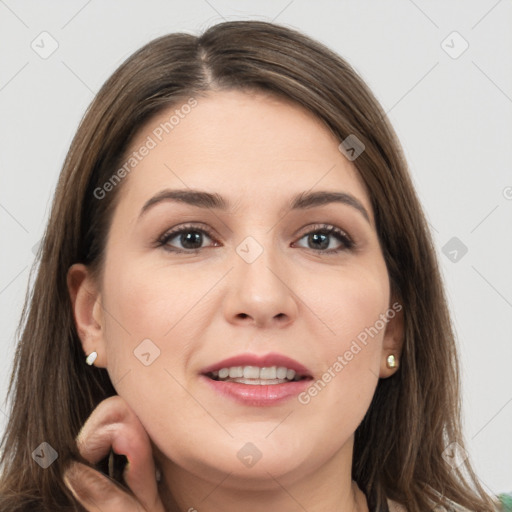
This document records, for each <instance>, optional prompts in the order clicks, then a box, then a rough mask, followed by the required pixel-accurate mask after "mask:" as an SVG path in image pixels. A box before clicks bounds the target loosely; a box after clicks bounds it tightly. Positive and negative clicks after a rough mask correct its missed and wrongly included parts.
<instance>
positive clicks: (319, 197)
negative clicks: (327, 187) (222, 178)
mask: <svg viewBox="0 0 512 512" xmlns="http://www.w3.org/2000/svg"><path fill="white" fill-rule="evenodd" d="M166 201H173V202H181V203H186V204H189V205H191V206H195V207H197V208H208V209H210V208H211V209H215V210H223V211H227V210H230V209H231V204H230V202H229V201H228V200H226V199H225V198H223V197H222V196H221V195H219V194H217V193H216V192H215V193H211V192H206V191H202V190H191V189H175V190H170V189H166V190H162V191H161V192H159V193H158V194H156V195H154V196H153V197H152V198H151V199H149V200H148V201H146V203H144V206H143V207H142V209H141V212H140V214H139V218H140V217H142V215H144V214H145V213H146V212H147V211H148V210H149V209H150V208H152V207H153V206H155V205H157V204H159V203H162V202H166ZM330 203H341V204H346V205H348V206H351V207H352V208H355V209H356V210H357V211H358V212H359V213H361V214H362V216H363V217H364V218H365V219H366V220H367V221H368V222H370V216H369V214H368V212H367V210H366V208H365V207H364V206H363V204H362V203H361V201H359V199H357V198H356V197H355V196H353V195H352V194H348V193H346V192H333V191H324V190H321V191H317V192H302V193H300V194H297V195H295V196H293V197H292V198H291V201H290V203H289V209H290V210H306V209H308V208H314V207H316V206H322V205H325V204H330Z"/></svg>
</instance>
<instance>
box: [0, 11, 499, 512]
mask: <svg viewBox="0 0 512 512" xmlns="http://www.w3.org/2000/svg"><path fill="white" fill-rule="evenodd" d="M86 363H87V364H86ZM457 364H458V363H457V357H456V351H455V344H454V338H453V334H452V330H451V326H450V320H449V315H448V310H447V306H446V302H445V298H444V294H443V289H442V284H441V279H440V276H439V271H438V267H437V263H436V259H435V254H434V249H433V245H432V241H431V239H430V235H429V233H428V230H427V227H426V222H425V219H424V217H423V214H422V210H421V207H420V204H419V202H418V199H417V197H416V195H415V192H414V190H413V187H412V184H411V180H410V178H409V176H408V173H407V168H406V163H405V161H404V158H403V156H402V153H401V150H400V146H399V142H398V141H397V139H396V137H395V135H394V132H393V130H392V128H391V126H390V125H389V123H388V121H387V120H386V118H385V115H384V113H383V111H382V109H381V107H380V106H379V104H378V102H377V101H376V99H375V98H374V96H373V95H372V93H371V92H370V91H369V90H368V88H367V86H366V85H365V84H364V83H363V81H362V80H361V79H360V78H359V77H358V76H357V75H356V73H355V72H354V71H353V70H352V69H351V68H350V66H349V65H348V64H347V63H346V62H345V61H344V60H342V59H341V58H340V57H339V56H337V55H335V54H334V53H332V52H331V51H330V50H328V49H327V48H325V47H324V46H322V45H320V44H319V43H317V42H314V41H312V40H311V39H309V38H307V37H305V36H304V35H301V34H299V33H298V32H295V31H293V30H290V29H287V28H284V27H280V26H277V25H274V24H270V23H264V22H256V21H238V22H226V23H222V24H219V25H217V26H214V27H212V28H210V29H209V30H207V31H206V32H205V33H204V34H203V35H202V36H200V37H198V38H196V37H193V36H191V35H186V34H171V35H169V36H165V37H161V38H159V39H156V40H155V41H153V42H151V43H149V44H148V45H146V46H145V47H143V48H142V49H140V50H139V51H137V52H136V53H135V54H134V55H133V56H132V57H130V58H129V59H128V60H127V61H126V62H125V63H124V64H123V65H122V66H121V67H120V68H119V69H118V70H117V71H116V72H115V73H114V75H113V76H112V77H111V78H110V79H109V80H108V81H107V82H106V84H105V85H104V86H103V88H102V89H101V91H100V92H99V93H98V95H97V97H96V98H95V99H94V101H93V103H92V104H91V106H90V108H89V109H88V111H87V113H86V115H85V117H84V119H83V121H82V123H81V126H80V128H79V130H78V132H77V134H76V136H75V138H74V141H73V143H72V146H71V148H70V151H69V154H68V156H67V158H66V161H65V164H64V169H63V171H62V174H61V177H60V181H59V184H58V187H57V192H56V195H55V199H54V203H53V209H52V212H51V216H50V220H49V224H48V228H47V231H46V234H45V237H44V242H43V244H42V249H41V261H40V267H39V269H38V273H37V278H36V281H35V285H34V292H33V294H32V296H30V297H29V299H28V303H27V307H26V308H25V310H24V317H23V323H22V336H21V339H20V343H19V348H18V351H17V354H16V361H15V369H14V373H13V380H12V382H11V388H10V391H11V389H12V392H13V408H12V413H11V416H10V421H9V424H8V426H7V433H6V436H5V438H4V440H3V448H4V451H3V459H2V464H3V476H2V480H1V485H0V489H1V491H0V494H1V497H0V505H1V509H2V511H9V512H13V511H26V510H31V511H34V510H51V511H55V510H102V511H111V510H112V511H113V510H123V511H128V512H130V511H132V510H146V511H152V512H155V511H164V510H168V511H182V510H188V511H193V510H199V511H214V510H222V511H228V512H229V511H231V510H235V508H236V509H237V510H239V509H241V508H242V509H243V510H246V511H257V510H267V509H269V510H277V509H279V510H282V511H283V510H284V511H288V510H289V511H291V510H308V511H316V510H343V511H355V510H357V511H367V510H371V511H374V510H378V511H385V510H404V509H405V510H407V511H411V512H418V511H422V512H423V511H425V510H434V509H436V508H435V507H437V509H436V510H443V509H442V508H441V507H443V506H444V507H445V508H446V510H479V511H491V510H498V502H497V501H495V500H493V498H492V497H491V496H489V495H487V494H486V493H485V491H484V490H483V488H482V486H481V485H480V484H479V482H478V479H477V477H476V475H475V473H474V472H473V470H472V468H471V465H470V462H469V460H468V459H467V454H466V452H465V450H464V442H463V438H462V434H461V426H460V408H459V380H458V379H459V377H458V366H457ZM126 462H127V464H126Z"/></svg>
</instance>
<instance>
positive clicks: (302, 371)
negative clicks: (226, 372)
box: [200, 353, 312, 378]
mask: <svg viewBox="0 0 512 512" xmlns="http://www.w3.org/2000/svg"><path fill="white" fill-rule="evenodd" d="M234 366H242V367H245V366H258V367H260V368H269V367H272V366H276V367H285V368H288V369H290V370H294V371H295V373H296V374H297V376H299V377H301V378H302V377H306V378H311V377H312V374H311V372H310V370H308V368H306V367H305V366H304V365H302V364H300V363H299V362H298V361H295V360H294V359H291V358H290V357H288V356H285V355H282V354H277V353H269V354H264V355H258V354H250V353H246V354H239V355H237V356H233V357H230V358H228V359H224V360H222V361H219V362H217V363H214V364H212V365H210V366H207V367H206V368H203V369H202V370H201V372H200V373H201V374H202V375H205V376H209V375H208V374H211V373H212V372H216V371H217V372H218V371H219V370H221V369H222V368H230V367H234Z"/></svg>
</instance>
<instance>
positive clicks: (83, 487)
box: [64, 462, 144, 512]
mask: <svg viewBox="0 0 512 512" xmlns="http://www.w3.org/2000/svg"><path fill="white" fill-rule="evenodd" d="M64 482H65V483H66V486H67V487H68V488H69V490H70V491H71V492H72V493H73V495H74V496H75V498H76V499H77V500H78V501H79V502H80V504H81V505H82V506H83V507H84V508H85V509H86V510H87V511H88V512H107V511H108V512H143V511H144V509H143V508H142V506H141V505H140V504H139V503H137V501H136V500H135V499H133V498H132V497H131V496H130V495H128V494H127V493H125V492H124V491H122V490H121V489H120V488H119V487H118V486H117V485H116V484H114V483H113V482H112V481H111V480H109V479H108V478H107V477H106V476H105V475H102V474H101V473H99V472H98V471H95V470H94V469H92V468H90V467H88V466H85V465H84V464H80V463H79V462H74V463H72V465H71V466H70V468H69V469H68V470H67V471H66V473H65V474H64Z"/></svg>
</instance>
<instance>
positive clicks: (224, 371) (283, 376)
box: [203, 366, 312, 386]
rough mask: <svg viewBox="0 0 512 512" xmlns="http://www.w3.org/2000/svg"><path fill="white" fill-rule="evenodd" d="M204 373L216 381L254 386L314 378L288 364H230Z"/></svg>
mask: <svg viewBox="0 0 512 512" xmlns="http://www.w3.org/2000/svg"><path fill="white" fill-rule="evenodd" d="M203 375H205V376H206V377H208V378H210V379H212V380H216V381H221V382H236V383H238V384H248V385H253V386H258V385H259V386H267V385H270V386H272V385H276V384H286V383H288V382H297V381H300V380H310V379H312V377H311V376H309V375H304V374H299V373H297V372H296V371H295V370H294V369H292V368H287V367H286V366H270V367H259V366H229V367H224V368H221V369H220V370H214V371H211V372H207V373H205V374H203Z"/></svg>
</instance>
